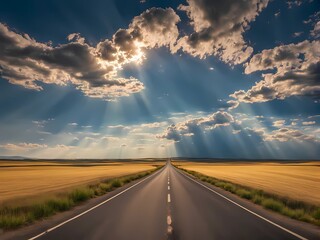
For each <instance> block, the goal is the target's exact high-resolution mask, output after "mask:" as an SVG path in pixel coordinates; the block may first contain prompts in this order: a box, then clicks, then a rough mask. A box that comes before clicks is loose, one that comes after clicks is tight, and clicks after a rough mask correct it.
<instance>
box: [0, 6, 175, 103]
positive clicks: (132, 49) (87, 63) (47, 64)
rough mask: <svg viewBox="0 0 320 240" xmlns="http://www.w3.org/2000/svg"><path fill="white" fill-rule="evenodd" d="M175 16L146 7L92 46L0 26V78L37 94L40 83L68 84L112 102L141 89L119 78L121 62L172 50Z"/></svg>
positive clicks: (78, 39)
mask: <svg viewBox="0 0 320 240" xmlns="http://www.w3.org/2000/svg"><path fill="white" fill-rule="evenodd" d="M179 21H180V18H179V17H178V15H176V13H175V12H174V11H173V10H172V9H171V8H167V9H161V8H151V9H149V10H147V11H145V12H143V13H142V14H141V15H139V16H136V17H135V18H134V19H133V20H132V22H131V24H130V25H129V27H128V29H119V30H118V31H117V32H116V33H115V34H114V35H113V37H112V39H111V40H109V39H106V40H103V41H101V42H99V43H98V44H97V45H96V46H91V45H89V44H87V43H86V41H85V39H84V38H83V37H81V36H80V34H79V33H73V34H70V35H69V36H68V38H67V39H68V40H69V41H70V42H69V43H66V44H60V45H58V46H51V45H50V44H49V43H39V42H37V41H36V40H34V39H32V38H31V37H30V36H29V35H27V34H23V33H18V32H15V31H13V30H11V29H10V28H9V27H8V26H6V25H4V24H1V23H0V76H1V77H2V78H4V79H7V80H8V81H9V82H10V83H12V84H17V85H21V86H23V87H25V88H29V89H34V90H42V85H41V84H39V83H40V82H42V83H45V84H57V85H67V84H70V83H71V84H73V85H74V86H75V87H76V88H77V89H79V90H81V91H82V92H83V93H84V94H85V95H87V96H90V97H94V98H104V99H106V100H114V99H115V98H117V97H121V96H128V95H130V94H133V93H137V92H139V91H141V90H142V89H144V86H143V83H142V82H140V81H139V80H138V79H135V78H133V77H129V78H123V77H120V76H119V75H118V72H119V70H121V69H122V68H123V66H124V65H125V64H128V63H132V62H138V63H139V62H141V61H143V59H144V58H145V56H144V52H143V51H144V50H145V49H151V48H157V47H162V46H168V47H171V46H173V44H174V42H175V41H176V39H177V38H178V29H177V26H176V25H177V23H178V22H179Z"/></svg>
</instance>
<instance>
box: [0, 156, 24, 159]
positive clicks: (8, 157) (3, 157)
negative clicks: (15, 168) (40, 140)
mask: <svg viewBox="0 0 320 240" xmlns="http://www.w3.org/2000/svg"><path fill="white" fill-rule="evenodd" d="M0 159H1V160H24V159H30V158H27V157H23V156H0Z"/></svg>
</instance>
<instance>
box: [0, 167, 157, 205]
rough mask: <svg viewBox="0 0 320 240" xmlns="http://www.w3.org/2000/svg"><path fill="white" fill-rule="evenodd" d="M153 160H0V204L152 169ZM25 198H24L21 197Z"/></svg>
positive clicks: (39, 196)
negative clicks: (83, 161) (84, 161)
mask: <svg viewBox="0 0 320 240" xmlns="http://www.w3.org/2000/svg"><path fill="white" fill-rule="evenodd" d="M155 164H158V165H163V163H156V162H151V161H150V162H145V163H142V162H139V163H133V162H127V163H114V162H113V163H112V162H111V163H99V164H97V163H95V164H90V163H85V164H83V163H72V164H65V163H59V162H55V163H54V162H52V163H47V162H36V161H33V162H10V161H9V162H6V161H2V162H0V183H1V184H0V196H1V198H0V204H8V202H12V200H13V199H14V200H15V201H14V202H15V203H17V202H19V199H26V198H29V199H30V201H33V199H35V198H41V196H48V195H50V194H55V193H59V192H61V191H64V190H68V189H72V188H74V187H75V186H81V185H85V184H88V183H94V182H97V181H100V180H102V179H107V178H115V177H120V176H124V175H130V174H135V173H138V172H142V171H148V170H152V169H155ZM22 201H25V200H22Z"/></svg>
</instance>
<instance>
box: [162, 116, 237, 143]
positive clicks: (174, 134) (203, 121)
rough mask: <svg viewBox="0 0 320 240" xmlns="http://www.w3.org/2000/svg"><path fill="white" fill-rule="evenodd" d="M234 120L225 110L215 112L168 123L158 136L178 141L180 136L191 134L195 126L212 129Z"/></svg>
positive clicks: (226, 124)
mask: <svg viewBox="0 0 320 240" xmlns="http://www.w3.org/2000/svg"><path fill="white" fill-rule="evenodd" d="M232 122H234V118H233V116H232V115H231V114H229V113H227V112H221V111H218V112H215V113H213V114H212V115H209V116H207V117H200V118H193V119H190V120H186V121H183V122H179V123H177V124H172V125H170V126H169V127H168V128H167V129H166V130H165V132H164V133H162V134H160V135H158V136H157V137H158V138H164V139H168V140H173V141H179V140H180V139H181V136H192V135H193V134H194V130H195V129H196V128H204V129H208V130H210V129H211V130H212V129H214V128H216V127H220V126H228V125H230V123H232Z"/></svg>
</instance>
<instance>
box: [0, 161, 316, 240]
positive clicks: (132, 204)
mask: <svg viewBox="0 0 320 240" xmlns="http://www.w3.org/2000/svg"><path fill="white" fill-rule="evenodd" d="M292 221H293V223H292ZM304 224H305V223H301V224H300V223H298V222H296V221H294V220H291V219H287V218H285V217H282V216H278V215H277V214H274V213H269V212H268V211H266V210H264V209H262V208H261V207H257V206H255V205H253V204H252V203H249V202H248V201H246V200H242V199H239V198H238V197H236V196H233V195H231V194H229V193H226V192H224V191H223V190H221V189H217V188H215V187H213V186H210V185H207V184H204V183H202V182H199V181H197V180H194V179H193V178H191V177H190V176H187V175H186V174H185V173H183V172H182V171H180V170H177V169H176V168H175V167H173V166H172V165H171V163H170V162H168V163H167V164H166V166H165V167H163V168H162V169H161V170H159V171H157V172H155V173H154V174H152V175H150V176H148V177H146V178H144V179H142V180H140V181H138V182H136V183H134V184H129V185H128V186H125V187H123V188H121V189H120V190H118V191H115V192H114V193H110V194H109V195H108V194H107V196H104V198H102V200H101V199H100V201H99V202H96V203H95V205H93V206H88V207H87V209H85V210H83V211H82V212H78V213H76V214H74V215H73V216H69V217H68V218H66V219H63V220H61V221H60V222H58V223H55V224H53V225H51V226H50V225H49V226H45V227H44V226H42V228H32V230H31V231H27V232H25V233H24V235H23V236H21V235H20V236H19V235H16V236H13V239H37V240H60V239H61V240H63V239H68V240H72V239H77V240H82V239H83V240H91V239H93V240H100V239H101V240H102V239H106V240H108V239H111V240H118V239H119V240H122V239H125V240H126V239H128V240H158V239H159V240H166V239H181V240H189V239H201V240H205V239H210V240H215V239H217V240H223V239H227V240H228V239H257V240H264V239H265V240H275V239H281V240H284V239H320V235H318V234H319V231H318V230H319V229H318V228H316V227H315V229H314V231H310V230H309V229H307V228H305V227H304ZM0 238H1V237H0Z"/></svg>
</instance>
